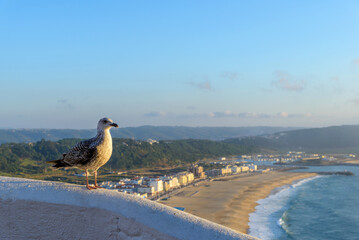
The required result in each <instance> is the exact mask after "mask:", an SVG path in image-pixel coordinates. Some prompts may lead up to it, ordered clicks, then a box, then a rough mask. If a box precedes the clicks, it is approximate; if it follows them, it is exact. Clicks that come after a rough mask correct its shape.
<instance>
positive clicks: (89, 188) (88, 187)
mask: <svg viewBox="0 0 359 240" xmlns="http://www.w3.org/2000/svg"><path fill="white" fill-rule="evenodd" d="M86 187H87V189H88V190H93V189H96V187H94V186H90V185H87V186H86Z"/></svg>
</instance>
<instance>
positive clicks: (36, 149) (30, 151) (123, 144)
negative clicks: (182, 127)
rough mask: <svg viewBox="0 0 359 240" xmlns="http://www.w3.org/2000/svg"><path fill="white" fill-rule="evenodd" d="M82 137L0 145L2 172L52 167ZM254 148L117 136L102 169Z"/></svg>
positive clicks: (145, 165) (151, 164) (172, 163)
mask: <svg viewBox="0 0 359 240" xmlns="http://www.w3.org/2000/svg"><path fill="white" fill-rule="evenodd" d="M78 141H79V139H64V140H60V141H56V142H53V141H45V140H42V141H39V142H35V143H33V144H27V143H6V144H2V145H1V146H0V172H2V173H7V174H10V175H16V174H19V173H22V174H40V173H45V172H46V171H48V170H49V169H50V165H49V164H46V163H45V162H46V161H48V160H56V159H59V158H60V157H61V155H62V153H64V152H66V151H67V150H68V149H69V148H70V147H72V146H74V145H75V144H76V143H77V142H78ZM253 151H254V148H251V147H243V146H240V145H237V144H229V143H223V142H215V141H209V140H173V141H160V142H159V143H154V144H152V145H151V144H149V143H147V142H144V141H136V140H132V139H114V140H113V154H112V157H111V159H110V161H109V162H108V163H107V164H106V165H105V167H104V168H103V169H102V170H106V169H109V168H112V169H117V170H129V169H136V168H155V167H175V166H180V165H183V164H187V163H191V162H194V161H197V160H199V159H203V158H213V157H219V156H226V155H236V154H249V153H251V152H253Z"/></svg>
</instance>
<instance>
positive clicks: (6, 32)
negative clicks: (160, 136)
mask: <svg viewBox="0 0 359 240" xmlns="http://www.w3.org/2000/svg"><path fill="white" fill-rule="evenodd" d="M358 43H359V2H358V1H350V0H346V1H329V0H326V1H324V0H323V1H319V0H318V1H299V0H298V1H284V0H283V1H265V0H261V1H260V0H256V1H227V0H226V1H176V2H175V1H36V0H34V1H25V0H23V1H21V0H18V1H11V0H8V1H7V0H0V84H1V85H0V128H95V126H96V123H97V121H98V119H99V118H101V117H103V116H108V117H110V118H112V119H114V120H115V122H118V123H119V124H120V126H122V127H127V126H141V125H177V126H179V125H181V126H300V127H322V126H329V125H343V124H358V123H359V121H358V119H359V118H358V117H359V44H358Z"/></svg>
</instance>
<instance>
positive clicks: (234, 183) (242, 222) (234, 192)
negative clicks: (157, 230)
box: [160, 171, 316, 233]
mask: <svg viewBox="0 0 359 240" xmlns="http://www.w3.org/2000/svg"><path fill="white" fill-rule="evenodd" d="M315 175H316V174H315V173H291V172H278V171H273V172H269V173H264V174H240V175H236V176H229V177H224V178H221V179H220V181H212V182H203V183H201V184H199V185H198V186H190V187H186V188H184V189H183V191H181V192H179V193H177V194H176V195H174V196H171V197H170V198H169V199H168V200H164V201H160V203H163V204H165V205H168V206H172V207H184V208H185V211H186V212H188V213H191V214H193V215H196V216H199V217H202V218H205V219H208V220H210V221H213V222H215V223H219V224H222V225H224V226H227V227H230V228H232V229H234V230H237V231H240V232H243V233H247V231H248V220H249V214H250V213H251V212H254V211H255V207H256V206H257V203H256V202H257V201H258V200H259V199H263V198H265V197H267V196H268V195H269V194H270V193H271V192H272V191H273V190H274V189H275V188H277V187H280V186H283V185H286V184H291V183H292V182H294V181H296V180H300V179H304V178H309V177H312V176H315Z"/></svg>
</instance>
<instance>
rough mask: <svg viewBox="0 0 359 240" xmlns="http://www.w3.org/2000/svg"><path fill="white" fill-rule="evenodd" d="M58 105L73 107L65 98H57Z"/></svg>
mask: <svg viewBox="0 0 359 240" xmlns="http://www.w3.org/2000/svg"><path fill="white" fill-rule="evenodd" d="M57 103H58V105H59V107H62V108H68V109H74V106H73V105H72V104H71V103H70V102H69V101H68V100H67V99H59V100H57Z"/></svg>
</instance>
